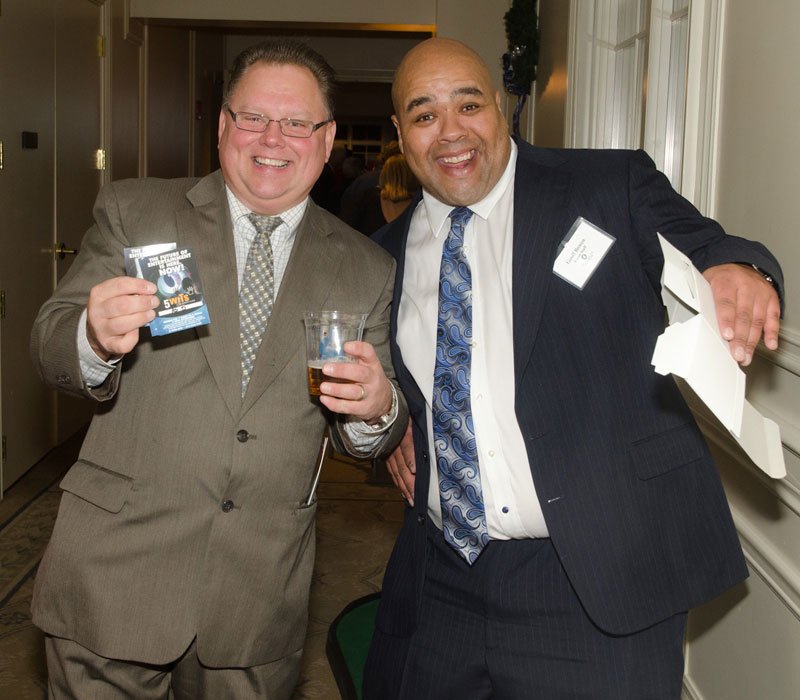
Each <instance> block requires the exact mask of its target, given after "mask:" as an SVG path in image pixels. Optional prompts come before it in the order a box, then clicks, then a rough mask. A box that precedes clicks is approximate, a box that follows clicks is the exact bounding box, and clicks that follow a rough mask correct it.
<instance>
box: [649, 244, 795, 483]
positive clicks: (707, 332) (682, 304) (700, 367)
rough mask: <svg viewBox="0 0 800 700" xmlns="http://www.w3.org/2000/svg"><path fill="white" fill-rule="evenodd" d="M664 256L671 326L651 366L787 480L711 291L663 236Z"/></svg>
mask: <svg viewBox="0 0 800 700" xmlns="http://www.w3.org/2000/svg"><path fill="white" fill-rule="evenodd" d="M658 240H659V243H660V244H661V250H662V251H663V253H664V269H663V271H662V273H661V297H662V299H663V300H664V306H666V308H667V314H668V317H669V326H668V327H667V328H666V330H665V331H664V333H663V334H662V335H661V336H659V338H658V340H657V342H656V347H655V351H654V352H653V359H652V363H653V365H654V367H655V370H656V372H658V373H659V374H662V375H666V374H674V375H675V376H677V377H681V378H682V379H684V380H685V381H686V383H687V384H688V385H689V386H690V387H691V388H692V390H693V391H694V392H695V393H696V394H697V396H698V397H699V398H700V399H701V400H702V401H703V403H704V404H705V405H706V406H708V408H709V410H711V412H712V413H713V414H714V415H715V416H716V417H717V418H718V419H719V421H720V422H721V423H722V424H723V425H724V426H725V427H726V428H727V429H728V430H729V431H730V433H731V435H733V437H734V439H735V440H736V442H738V443H739V445H740V446H741V447H742V449H743V450H744V451H745V452H746V453H747V455H748V457H750V459H752V460H753V462H754V463H755V464H756V466H758V467H759V468H760V469H762V470H763V471H764V472H765V473H766V474H768V475H769V476H771V477H773V478H775V479H780V478H782V477H784V476H786V466H785V464H784V461H783V447H782V445H781V438H780V432H779V430H778V426H777V424H776V423H775V422H774V421H771V420H770V419H769V418H765V417H764V416H762V415H761V414H760V413H759V412H758V411H757V410H756V409H755V408H754V407H753V405H752V404H750V403H749V402H748V401H747V400H746V399H745V379H746V376H745V373H744V372H743V371H742V370H741V368H740V367H739V365H738V363H737V362H736V360H734V359H733V357H731V354H730V350H729V349H728V343H727V341H725V340H724V339H723V338H722V336H721V335H720V333H719V325H718V324H717V313H716V309H715V306H714V297H713V294H712V292H711V286H710V285H709V284H708V282H707V281H706V279H705V278H704V277H703V276H702V275H701V274H700V272H699V271H698V270H697V269H696V268H695V267H694V265H692V262H691V260H689V258H687V257H686V256H685V255H684V254H683V253H681V252H680V251H679V250H678V249H677V248H675V247H674V246H672V245H671V244H670V243H669V242H668V241H667V240H666V239H665V238H664V237H663V236H661V235H660V234H659V236H658Z"/></svg>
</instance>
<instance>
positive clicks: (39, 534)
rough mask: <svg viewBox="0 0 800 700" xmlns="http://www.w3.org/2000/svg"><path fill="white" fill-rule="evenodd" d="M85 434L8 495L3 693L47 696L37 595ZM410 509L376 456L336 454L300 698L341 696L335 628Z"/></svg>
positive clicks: (320, 523) (1, 627)
mask: <svg viewBox="0 0 800 700" xmlns="http://www.w3.org/2000/svg"><path fill="white" fill-rule="evenodd" d="M82 437H83V436H82V435H77V436H76V437H74V438H72V439H71V440H69V441H67V442H66V443H64V445H62V446H60V447H59V448H56V449H55V450H53V451H52V452H51V453H50V454H49V455H48V456H47V457H45V459H43V460H42V461H41V462H40V463H39V464H37V465H36V466H35V467H34V468H33V469H32V470H31V471H29V472H28V474H26V475H25V476H24V477H23V478H22V479H21V480H20V481H18V482H17V483H16V484H14V485H13V486H12V487H11V488H10V489H9V490H8V491H7V492H6V494H5V498H4V500H3V501H0V698H9V699H11V698H13V699H14V700H42V699H43V698H45V697H46V670H45V663H44V653H43V643H42V634H41V632H39V630H37V629H36V628H35V627H34V626H33V625H32V624H31V620H30V612H29V610H30V598H31V592H32V590H33V580H34V576H35V571H36V565H37V564H38V561H39V559H40V557H41V554H42V551H43V550H44V547H45V545H46V544H47V540H48V538H49V536H50V531H51V530H52V527H53V522H54V520H55V516H56V512H57V510H58V503H59V498H60V491H59V489H58V482H59V481H60V478H61V476H62V475H63V473H64V472H65V471H66V469H67V468H68V467H69V465H70V464H71V463H72V461H73V460H74V458H75V455H76V454H77V451H78V448H79V446H80V441H81V439H82ZM402 513H403V503H402V500H401V498H400V496H399V494H398V492H397V491H396V489H395V488H394V487H393V486H392V485H391V484H389V483H388V480H387V479H386V478H385V475H382V474H380V473H378V474H376V473H375V471H374V470H373V469H372V466H371V464H365V463H358V462H353V461H351V460H347V459H344V458H338V457H337V456H333V457H330V458H329V459H328V460H327V462H326V463H325V466H324V467H323V471H322V477H321V479H320V487H319V507H318V511H317V562H316V566H315V570H314V580H313V582H312V587H311V606H310V624H309V629H308V636H307V639H306V646H305V652H304V659H303V672H302V674H301V679H300V683H299V684H298V686H297V688H296V690H295V693H294V696H293V700H305V699H306V698H323V699H324V700H336V699H337V698H339V693H338V691H337V689H336V684H335V682H334V680H333V676H332V675H331V672H330V668H329V666H328V661H327V659H326V657H325V641H326V635H327V633H328V627H329V625H330V623H331V621H332V620H333V619H334V618H335V617H336V615H338V614H339V612H340V611H341V610H342V609H343V608H344V607H345V605H347V604H348V603H349V602H350V601H352V600H354V599H356V598H360V597H361V596H364V595H367V594H368V593H372V592H374V591H377V590H379V589H380V585H381V579H382V577H383V569H384V566H385V564H386V560H387V559H388V556H389V552H390V550H391V546H392V542H393V541H394V537H395V535H396V533H397V531H398V530H399V528H400V521H401V518H402Z"/></svg>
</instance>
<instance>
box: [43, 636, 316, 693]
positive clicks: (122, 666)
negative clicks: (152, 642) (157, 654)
mask: <svg viewBox="0 0 800 700" xmlns="http://www.w3.org/2000/svg"><path fill="white" fill-rule="evenodd" d="M45 650H46V652H47V673H48V683H47V689H48V694H47V696H48V698H49V700H123V699H124V700H132V699H135V700H223V699H225V698H230V699H231V700H233V699H235V700H256V698H258V699H259V700H287V699H288V698H289V697H290V696H291V694H292V691H293V690H294V686H295V683H296V682H297V677H298V675H299V673H300V655H301V652H300V651H298V652H296V653H295V654H292V655H290V656H287V657H285V658H283V659H279V660H278V661H273V662H271V663H268V664H264V665H262V666H251V667H248V668H208V667H207V666H204V665H203V664H201V663H200V661H199V660H198V658H197V650H196V648H195V644H194V643H192V645H191V646H190V647H189V648H188V649H187V650H186V652H185V653H184V654H183V656H181V658H180V659H177V660H175V661H174V662H173V663H170V664H164V665H153V664H140V663H135V662H130V661H118V660H115V659H106V658H105V657H102V656H97V655H96V654H93V653H92V652H91V651H89V650H88V649H86V648H85V647H82V646H81V645H80V644H77V643H76V642H73V641H71V640H69V639H60V638H58V637H51V636H47V637H46V638H45Z"/></svg>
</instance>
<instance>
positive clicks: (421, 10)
mask: <svg viewBox="0 0 800 700" xmlns="http://www.w3.org/2000/svg"><path fill="white" fill-rule="evenodd" d="M451 2H455V3H456V4H459V3H458V0H451ZM463 4H466V5H468V4H476V5H477V4H478V0H464V3H463ZM493 4H495V0H482V1H480V5H481V6H486V7H488V6H490V5H493ZM497 4H502V0H501V2H498V3H497ZM436 7H437V1H436V0H433V1H432V0H402V2H388V1H383V2H376V1H375V0H345V1H343V2H331V1H330V0H296V1H295V2H278V0H226V1H225V2H219V0H131V14H132V15H134V16H136V17H160V18H169V19H184V18H186V17H191V18H193V19H202V20H221V21H226V22H229V21H262V22H263V21H269V22H336V23H352V24H418V25H432V24H434V23H435V22H436V19H435V17H436Z"/></svg>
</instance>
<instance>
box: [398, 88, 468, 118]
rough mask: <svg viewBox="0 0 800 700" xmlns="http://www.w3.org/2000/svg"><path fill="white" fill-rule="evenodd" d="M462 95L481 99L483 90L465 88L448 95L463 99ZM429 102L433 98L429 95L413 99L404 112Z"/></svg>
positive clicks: (457, 89)
mask: <svg viewBox="0 0 800 700" xmlns="http://www.w3.org/2000/svg"><path fill="white" fill-rule="evenodd" d="M464 95H468V96H469V95H471V96H475V97H483V90H481V89H480V88H478V87H471V86H467V87H460V88H456V89H455V90H453V91H452V92H451V93H450V97H463V96H464ZM429 102H433V98H432V97H431V96H430V95H422V96H421V97H415V98H414V99H413V100H411V101H410V102H409V103H408V104H407V105H406V112H410V111H411V110H412V109H416V108H417V107H421V106H422V105H425V104H428V103H429Z"/></svg>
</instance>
